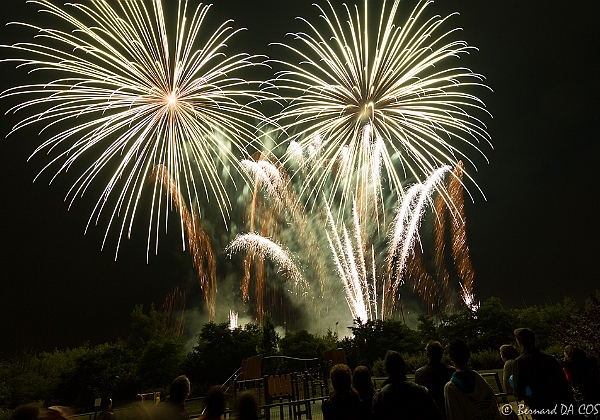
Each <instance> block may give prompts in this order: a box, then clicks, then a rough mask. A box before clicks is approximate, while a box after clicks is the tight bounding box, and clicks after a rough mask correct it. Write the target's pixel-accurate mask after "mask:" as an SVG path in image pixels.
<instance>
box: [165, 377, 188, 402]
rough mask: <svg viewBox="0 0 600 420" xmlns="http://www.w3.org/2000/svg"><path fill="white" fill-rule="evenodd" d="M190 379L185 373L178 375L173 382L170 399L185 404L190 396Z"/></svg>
mask: <svg viewBox="0 0 600 420" xmlns="http://www.w3.org/2000/svg"><path fill="white" fill-rule="evenodd" d="M190 391H191V386H190V380H189V379H188V378H187V376H185V375H181V376H178V377H177V378H175V379H174V380H173V382H171V388H170V390H169V399H170V400H171V401H174V402H176V403H180V404H183V403H184V402H185V399H186V398H187V397H189V396H190Z"/></svg>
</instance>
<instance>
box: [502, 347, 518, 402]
mask: <svg viewBox="0 0 600 420" xmlns="http://www.w3.org/2000/svg"><path fill="white" fill-rule="evenodd" d="M519 356H520V353H519V349H517V348H516V347H515V346H513V345H512V344H503V345H501V346H500V357H501V358H502V361H503V362H504V368H503V369H502V383H503V384H504V390H505V391H506V393H507V394H513V393H514V391H513V387H512V385H511V384H510V382H511V378H510V377H511V376H512V374H513V367H514V364H515V360H516V359H517V357H519Z"/></svg>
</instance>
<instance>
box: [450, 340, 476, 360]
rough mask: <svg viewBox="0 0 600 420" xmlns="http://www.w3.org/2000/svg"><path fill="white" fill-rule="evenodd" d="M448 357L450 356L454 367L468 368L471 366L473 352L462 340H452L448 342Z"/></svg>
mask: <svg viewBox="0 0 600 420" xmlns="http://www.w3.org/2000/svg"><path fill="white" fill-rule="evenodd" d="M448 356H450V359H451V360H452V362H453V363H454V366H466V365H468V364H469V358H470V357H471V350H470V349H469V346H467V343H465V342H464V341H463V340H461V339H460V338H451V339H450V341H449V342H448Z"/></svg>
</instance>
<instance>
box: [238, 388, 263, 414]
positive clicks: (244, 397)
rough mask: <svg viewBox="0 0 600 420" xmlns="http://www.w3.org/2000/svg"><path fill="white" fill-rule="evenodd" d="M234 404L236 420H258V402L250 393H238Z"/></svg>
mask: <svg viewBox="0 0 600 420" xmlns="http://www.w3.org/2000/svg"><path fill="white" fill-rule="evenodd" d="M236 404H237V410H236V417H235V419H236V420H258V402H257V401H256V398H255V397H254V394H252V393H251V392H250V391H244V392H241V393H239V394H238V397H237V402H236Z"/></svg>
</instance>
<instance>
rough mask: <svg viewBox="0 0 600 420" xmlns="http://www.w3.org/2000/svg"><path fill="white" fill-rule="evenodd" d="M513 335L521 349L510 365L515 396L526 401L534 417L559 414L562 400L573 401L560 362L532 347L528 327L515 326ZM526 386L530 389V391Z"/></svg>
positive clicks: (532, 340)
mask: <svg viewBox="0 0 600 420" xmlns="http://www.w3.org/2000/svg"><path fill="white" fill-rule="evenodd" d="M515 338H516V339H517V344H518V345H519V347H521V348H522V349H523V352H522V353H521V355H520V356H519V357H518V358H517V359H516V360H515V364H514V367H513V382H514V387H513V388H514V394H515V398H516V399H517V400H523V401H525V404H527V405H528V406H529V408H530V409H531V416H532V417H533V418H534V419H546V418H548V419H551V418H556V416H560V415H561V408H562V405H561V404H565V405H566V406H569V405H574V404H575V400H574V398H573V394H572V393H571V387H570V386H569V383H568V382H567V378H566V377H565V373H564V372H563V370H562V367H561V366H560V363H558V361H557V360H556V359H555V358H554V357H552V356H550V355H548V354H545V353H542V352H540V350H539V349H537V348H536V347H535V334H534V333H533V331H531V330H530V329H528V328H517V329H516V330H515ZM527 387H529V388H530V390H531V394H530V395H529V393H528V392H527V391H526V389H527ZM561 418H562V416H561Z"/></svg>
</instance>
